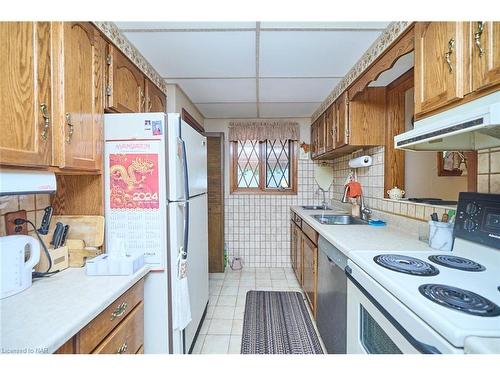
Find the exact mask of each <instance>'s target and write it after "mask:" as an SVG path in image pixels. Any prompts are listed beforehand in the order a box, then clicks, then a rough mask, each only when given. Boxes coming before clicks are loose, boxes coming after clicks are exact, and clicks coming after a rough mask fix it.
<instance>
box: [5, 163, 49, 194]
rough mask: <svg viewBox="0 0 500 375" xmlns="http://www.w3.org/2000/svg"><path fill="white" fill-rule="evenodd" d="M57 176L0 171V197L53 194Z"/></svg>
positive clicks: (29, 172)
mask: <svg viewBox="0 0 500 375" xmlns="http://www.w3.org/2000/svg"><path fill="white" fill-rule="evenodd" d="M55 191H56V175H55V174H54V172H48V171H30V170H16V169H0V197H1V196H5V195H23V194H52V193H55Z"/></svg>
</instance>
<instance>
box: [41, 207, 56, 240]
mask: <svg viewBox="0 0 500 375" xmlns="http://www.w3.org/2000/svg"><path fill="white" fill-rule="evenodd" d="M44 211H45V212H44V214H43V218H42V224H41V225H40V228H38V233H40V234H43V235H46V234H47V233H49V227H50V220H51V219H52V213H53V212H54V209H53V208H52V206H47V207H45V208H44Z"/></svg>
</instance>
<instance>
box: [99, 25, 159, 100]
mask: <svg viewBox="0 0 500 375" xmlns="http://www.w3.org/2000/svg"><path fill="white" fill-rule="evenodd" d="M92 23H93V24H94V25H95V26H96V27H97V28H98V29H99V30H101V32H102V33H103V34H104V35H106V37H107V38H108V39H109V40H110V41H111V42H112V43H113V44H114V45H115V46H116V47H117V48H118V49H119V50H120V51H121V52H123V53H124V54H125V56H127V57H128V58H129V59H130V60H131V61H132V62H133V63H134V64H135V65H136V66H137V67H138V68H139V69H140V70H141V72H142V73H144V75H145V76H146V77H148V78H149V79H150V80H151V81H152V82H153V83H154V84H155V85H156V86H158V88H159V89H160V90H161V91H162V92H163V93H164V94H165V95H167V84H166V82H165V80H164V79H163V78H162V77H161V75H160V74H159V73H158V72H157V71H156V70H155V68H153V66H152V65H151V64H150V63H149V62H148V61H147V60H146V58H145V57H144V56H142V54H141V53H140V52H139V51H138V50H137V48H135V47H134V46H133V45H132V43H130V41H129V40H128V39H127V38H126V37H125V36H124V35H123V34H122V33H121V31H120V30H119V29H118V27H117V26H116V25H115V24H114V23H113V22H107V21H106V22H101V21H93V22H92Z"/></svg>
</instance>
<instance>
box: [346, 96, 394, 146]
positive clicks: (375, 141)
mask: <svg viewBox="0 0 500 375" xmlns="http://www.w3.org/2000/svg"><path fill="white" fill-rule="evenodd" d="M386 110H387V108H386V89H385V87H367V88H365V89H364V90H363V91H362V92H360V93H359V94H358V95H356V98H355V100H352V101H350V102H349V111H348V112H349V144H350V145H354V146H376V145H383V144H384V142H385V139H384V134H385V124H386V114H387V113H386Z"/></svg>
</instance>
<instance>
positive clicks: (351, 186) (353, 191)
mask: <svg viewBox="0 0 500 375" xmlns="http://www.w3.org/2000/svg"><path fill="white" fill-rule="evenodd" d="M359 196H361V184H360V183H359V182H357V181H351V182H349V183H348V184H347V197H348V198H357V197H359Z"/></svg>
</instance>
